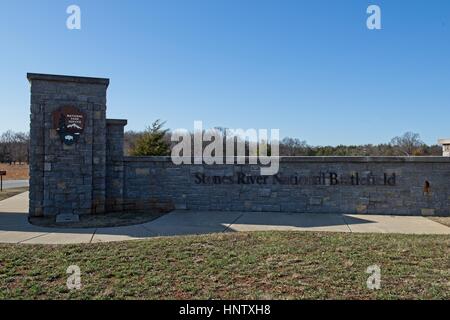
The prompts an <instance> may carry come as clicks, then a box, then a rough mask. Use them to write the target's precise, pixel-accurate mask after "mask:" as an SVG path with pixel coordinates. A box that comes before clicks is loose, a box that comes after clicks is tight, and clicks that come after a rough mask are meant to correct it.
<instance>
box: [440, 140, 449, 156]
mask: <svg viewBox="0 0 450 320" xmlns="http://www.w3.org/2000/svg"><path fill="white" fill-rule="evenodd" d="M438 143H439V144H440V145H441V146H442V156H443V157H450V139H439V140H438Z"/></svg>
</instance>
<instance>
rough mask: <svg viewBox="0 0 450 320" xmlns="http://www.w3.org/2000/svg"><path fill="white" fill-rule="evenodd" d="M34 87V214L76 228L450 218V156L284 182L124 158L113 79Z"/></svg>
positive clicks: (293, 163)
mask: <svg viewBox="0 0 450 320" xmlns="http://www.w3.org/2000/svg"><path fill="white" fill-rule="evenodd" d="M28 79H29V81H30V83H31V118H30V120H31V121H30V138H31V139H30V140H31V145H30V215H31V216H57V220H58V217H61V216H64V219H63V220H65V219H67V220H66V221H70V219H71V217H78V215H81V214H96V213H104V212H115V211H117V212H121V211H132V212H135V211H142V210H148V209H155V208H157V209H162V210H170V209H192V210H225V211H231V210H232V211H271V212H279V211H282V212H313V213H326V212H333V213H368V214H411V215H420V214H425V215H428V214H429V215H431V214H440V215H448V214H449V208H450V158H449V157H295V158H283V159H281V163H280V172H279V175H277V176H271V177H264V176H260V175H259V174H260V167H259V166H255V165H249V164H247V165H214V166H207V165H181V166H176V165H174V164H173V163H172V162H171V160H170V159H169V158H165V157H159V158H158V157H124V155H123V133H124V126H125V125H126V123H127V122H126V120H109V119H106V90H107V88H108V85H109V80H108V79H100V78H86V77H71V76H57V75H44V74H28ZM66 108H69V109H70V110H78V111H79V114H82V115H83V119H85V122H84V130H83V131H82V132H81V134H80V133H74V132H69V131H67V130H68V129H67V128H68V126H67V123H69V122H71V121H72V120H70V119H69V120H68V118H70V117H73V116H68V115H67V114H65V115H64V117H62V116H61V114H59V113H61V112H62V111H61V110H63V109H64V110H68V109H66ZM55 111H56V113H55ZM78 111H76V112H78ZM67 112H69V111H67ZM70 112H72V113H73V112H74V111H70ZM55 114H56V115H58V116H59V117H60V118H61V119H63V120H64V119H65V120H64V121H60V125H61V123H62V125H61V126H62V128H63V130H62V129H61V126H60V127H55ZM72 124H73V123H71V125H72ZM61 133H63V134H61ZM69 134H72V135H73V136H70V135H69ZM66 137H69V138H70V139H72V138H73V137H76V138H77V139H75V140H76V143H73V144H71V143H70V139H66ZM63 138H64V139H63ZM72 140H73V139H72ZM67 217H69V218H67Z"/></svg>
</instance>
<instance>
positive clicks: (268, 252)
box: [0, 232, 450, 300]
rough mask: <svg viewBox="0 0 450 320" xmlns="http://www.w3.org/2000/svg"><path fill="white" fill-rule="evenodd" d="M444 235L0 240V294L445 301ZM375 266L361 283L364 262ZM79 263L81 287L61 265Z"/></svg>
mask: <svg viewBox="0 0 450 320" xmlns="http://www.w3.org/2000/svg"><path fill="white" fill-rule="evenodd" d="M449 246H450V237H449V236H437V235H430V236H427V235H394V234H348V233H313V232H254V233H228V234H223V233H222V234H213V235H203V236H179V237H167V238H154V239H149V240H143V241H129V242H117V243H101V244H90V245H87V244H84V245H83V244H80V245H60V246H51V245H8V244H0V299H271V298H272V299H443V300H448V299H450V251H449ZM375 264H376V265H379V266H380V268H381V289H380V290H369V289H368V288H367V285H366V281H367V278H368V277H369V274H367V273H366V270H367V267H369V266H371V265H375ZM70 265H78V266H79V267H80V269H81V285H82V288H81V290H68V289H67V286H66V281H67V277H68V275H67V274H66V270H67V268H68V267H69V266H70Z"/></svg>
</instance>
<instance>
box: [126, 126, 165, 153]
mask: <svg viewBox="0 0 450 320" xmlns="http://www.w3.org/2000/svg"><path fill="white" fill-rule="evenodd" d="M164 124H165V122H161V120H159V119H158V120H156V121H155V122H153V123H152V125H151V126H150V127H148V128H147V129H146V130H145V131H144V133H143V134H142V135H141V136H140V137H139V138H138V139H137V141H136V144H135V146H134V148H133V149H132V150H131V155H132V156H167V155H169V153H170V145H169V143H168V142H167V141H166V140H165V139H164V138H165V135H166V133H167V132H168V131H169V129H164V130H163V129H162V128H163V126H164Z"/></svg>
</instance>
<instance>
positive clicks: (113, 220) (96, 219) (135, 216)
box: [29, 211, 168, 228]
mask: <svg viewBox="0 0 450 320" xmlns="http://www.w3.org/2000/svg"><path fill="white" fill-rule="evenodd" d="M166 213H168V212H167V211H165V212H162V211H153V212H145V213H123V212H120V213H107V214H92V215H82V216H80V221H79V222H72V223H56V221H55V217H32V218H30V219H29V221H30V223H31V224H34V225H36V226H40V227H55V228H107V227H122V226H130V225H136V224H141V223H146V222H149V221H152V220H155V219H157V218H159V217H161V216H163V215H165V214H166Z"/></svg>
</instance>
